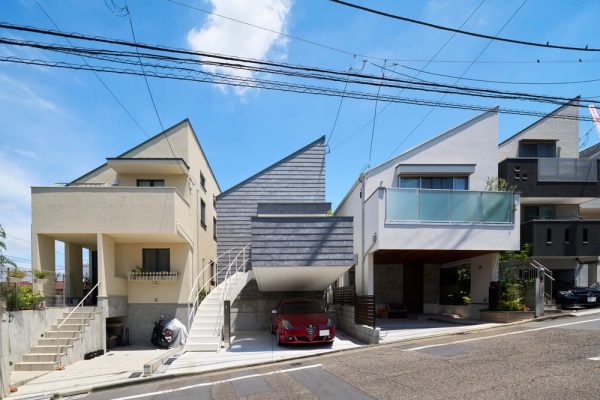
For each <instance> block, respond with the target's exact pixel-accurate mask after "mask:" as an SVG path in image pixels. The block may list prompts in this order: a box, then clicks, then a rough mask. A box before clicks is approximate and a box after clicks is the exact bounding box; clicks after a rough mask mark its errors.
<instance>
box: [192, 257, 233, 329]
mask: <svg viewBox="0 0 600 400" xmlns="http://www.w3.org/2000/svg"><path fill="white" fill-rule="evenodd" d="M233 250H235V247H234V248H231V249H229V250H227V251H226V252H225V253H223V254H221V255H220V256H218V257H217V258H215V259H214V260H209V261H208V264H206V265H205V266H204V268H202V271H200V272H198V275H197V276H196V279H195V280H194V283H193V284H192V288H191V290H190V294H189V296H188V301H187V306H188V327H189V328H191V326H192V320H193V319H194V316H195V315H196V311H197V310H198V306H199V305H200V300H199V298H198V293H199V292H200V291H201V290H202V289H204V288H205V287H206V285H207V284H208V283H210V282H211V281H212V280H213V279H214V278H216V277H217V276H218V275H219V268H218V264H217V261H219V259H220V258H221V257H223V256H225V255H230V254H231V252H232V251H233ZM212 265H217V268H216V271H215V273H214V274H213V275H212V276H211V277H210V278H208V280H207V281H206V282H204V283H203V284H202V286H200V287H199V286H198V285H199V283H198V280H199V279H200V277H201V276H203V274H204V271H206V269H207V268H208V267H210V266H212ZM209 289H210V286H209Z"/></svg>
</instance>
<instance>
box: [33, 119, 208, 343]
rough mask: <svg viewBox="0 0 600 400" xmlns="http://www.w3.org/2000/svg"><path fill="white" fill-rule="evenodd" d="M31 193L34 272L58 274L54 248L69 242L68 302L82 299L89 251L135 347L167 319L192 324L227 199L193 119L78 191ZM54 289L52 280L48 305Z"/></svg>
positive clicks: (110, 163)
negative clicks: (197, 288) (193, 296)
mask: <svg viewBox="0 0 600 400" xmlns="http://www.w3.org/2000/svg"><path fill="white" fill-rule="evenodd" d="M31 191H32V260H33V268H34V269H41V270H45V271H50V272H51V273H52V274H54V271H55V250H54V249H55V241H61V242H64V244H65V274H66V276H67V278H66V285H65V290H66V293H67V297H68V298H70V299H72V301H73V302H76V301H77V300H78V299H81V298H82V297H83V296H84V291H85V290H84V279H83V278H84V272H83V252H84V251H89V281H90V285H89V286H88V287H92V286H94V285H95V284H96V283H99V287H98V291H97V296H96V293H94V295H93V297H97V304H98V306H99V307H100V308H101V310H102V311H103V313H104V316H105V317H106V318H111V320H109V321H113V319H114V320H117V321H120V322H123V323H124V325H125V327H127V328H129V331H130V339H131V341H132V342H133V343H136V342H137V343H145V342H146V341H148V340H149V337H150V334H151V332H152V326H153V322H154V320H156V319H158V318H159V317H160V316H161V315H164V316H165V318H167V319H169V318H172V317H177V318H178V319H179V320H180V321H181V322H183V323H184V324H187V322H188V319H187V302H188V296H189V294H190V290H191V287H192V285H193V282H194V280H195V279H196V277H197V275H198V274H199V272H200V271H202V268H203V266H204V265H206V264H207V263H208V262H209V260H212V259H214V258H215V257H216V252H217V244H216V218H217V216H216V211H215V206H214V205H215V197H216V196H217V195H218V194H219V193H220V188H219V185H218V183H217V181H216V178H215V176H214V174H213V173H212V171H211V168H210V165H209V164H208V161H207V159H206V156H205V154H204V152H203V151H202V147H201V146H200V143H199V142H198V138H197V137H196V134H195V133H194V130H193V128H192V126H191V124H190V122H189V121H188V120H184V121H182V122H180V123H179V124H177V125H175V126H173V127H171V128H169V129H167V130H165V131H164V132H161V133H159V134H158V135H156V136H154V137H152V138H150V139H148V140H147V141H145V142H143V143H141V144H140V145H138V146H136V147H134V148H132V149H130V150H128V151H126V152H125V153H123V154H121V155H120V156H118V157H115V158H107V161H106V163H105V164H103V165H101V166H99V167H98V168H96V169H94V170H92V171H90V172H88V173H86V174H85V175H83V176H82V177H80V178H77V179H75V180H74V181H73V182H71V183H68V184H66V185H64V186H51V187H33V188H32V189H31ZM204 274H205V276H204V277H202V278H201V279H202V280H203V281H204V280H207V279H209V277H210V275H211V271H208V270H207V271H206V272H205V273H204ZM54 291H55V286H54V281H53V280H49V282H48V283H47V284H45V285H44V286H43V292H44V295H45V296H46V297H47V299H48V300H51V299H52V296H53V295H54V294H55V293H54ZM94 300H95V299H92V301H94Z"/></svg>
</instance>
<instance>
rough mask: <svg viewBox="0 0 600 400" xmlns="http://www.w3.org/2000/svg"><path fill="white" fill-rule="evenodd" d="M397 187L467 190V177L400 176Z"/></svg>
mask: <svg viewBox="0 0 600 400" xmlns="http://www.w3.org/2000/svg"><path fill="white" fill-rule="evenodd" d="M399 186H400V187H401V188H405V189H446V190H469V177H468V176H400V179H399Z"/></svg>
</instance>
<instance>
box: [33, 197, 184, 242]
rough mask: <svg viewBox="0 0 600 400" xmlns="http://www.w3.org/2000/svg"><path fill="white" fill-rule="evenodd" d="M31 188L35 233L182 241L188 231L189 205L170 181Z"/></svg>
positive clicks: (56, 235) (57, 235)
mask: <svg viewBox="0 0 600 400" xmlns="http://www.w3.org/2000/svg"><path fill="white" fill-rule="evenodd" d="M31 191H32V196H31V199H32V221H33V222H34V226H33V229H34V231H35V232H37V233H45V234H52V235H54V236H55V237H59V235H61V234H62V235H72V234H89V233H107V234H112V235H116V236H118V235H122V236H123V237H128V236H131V235H136V236H137V237H138V238H139V239H148V240H153V239H157V238H158V237H159V236H160V237H161V238H162V239H164V240H168V241H172V240H175V241H182V240H183V239H187V238H186V237H189V233H190V232H192V231H191V229H190V228H191V223H192V218H191V210H190V206H189V204H188V202H187V201H186V200H185V199H184V198H183V197H182V196H181V194H180V193H179V192H178V191H177V189H175V188H173V187H129V186H96V187H94V186H64V187H34V188H32V190H31ZM130 239H135V238H134V237H133V236H132V237H131V238H130Z"/></svg>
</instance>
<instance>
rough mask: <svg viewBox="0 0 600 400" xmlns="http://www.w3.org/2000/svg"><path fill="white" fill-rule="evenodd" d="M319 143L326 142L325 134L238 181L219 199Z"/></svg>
mask: <svg viewBox="0 0 600 400" xmlns="http://www.w3.org/2000/svg"><path fill="white" fill-rule="evenodd" d="M319 143H321V144H325V135H323V136H321V137H320V138H318V139H317V140H315V141H314V142H311V143H309V144H307V145H306V146H304V147H302V148H301V149H298V150H296V151H295V152H293V153H292V154H290V155H288V156H286V157H285V158H282V159H281V160H279V161H277V162H276V163H274V164H271V165H269V166H268V167H266V168H264V169H262V170H260V171H259V172H257V173H255V174H254V175H252V176H250V177H248V178H246V179H244V180H243V181H241V182H240V183H238V184H236V185H234V186H232V187H230V188H229V189H227V190H226V191H224V192H222V193H221V194H219V195H218V196H217V199H218V198H219V197H222V196H226V195H227V194H229V193H231V192H232V191H234V190H235V189H237V188H239V187H241V186H244V185H245V184H246V183H248V182H250V181H252V180H253V179H255V178H256V177H258V176H260V175H262V174H264V173H266V172H268V171H270V170H272V169H273V168H275V167H277V166H279V165H281V164H283V163H284V162H286V161H288V160H290V159H292V158H294V157H296V156H297V155H298V154H300V153H302V152H304V151H306V150H308V149H310V148H311V147H313V146H315V145H316V144H319Z"/></svg>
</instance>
